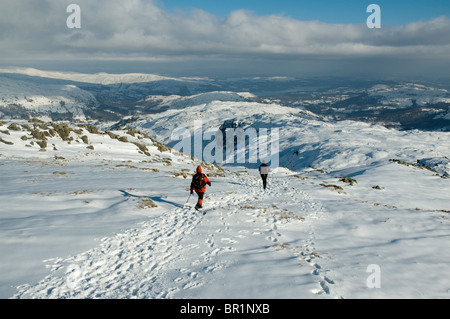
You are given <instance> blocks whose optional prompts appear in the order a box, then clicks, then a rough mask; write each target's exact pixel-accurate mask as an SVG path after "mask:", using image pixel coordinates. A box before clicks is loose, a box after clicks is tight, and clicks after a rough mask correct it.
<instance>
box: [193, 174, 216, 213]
mask: <svg viewBox="0 0 450 319" xmlns="http://www.w3.org/2000/svg"><path fill="white" fill-rule="evenodd" d="M207 184H208V185H209V186H211V182H210V180H209V179H208V177H207V176H206V175H205V174H203V173H202V168H201V167H200V166H198V167H197V173H196V174H194V175H193V176H192V182H191V194H193V193H194V190H195V192H196V193H197V195H198V202H197V205H195V209H199V208H202V203H203V195H204V194H205V191H206V185H207Z"/></svg>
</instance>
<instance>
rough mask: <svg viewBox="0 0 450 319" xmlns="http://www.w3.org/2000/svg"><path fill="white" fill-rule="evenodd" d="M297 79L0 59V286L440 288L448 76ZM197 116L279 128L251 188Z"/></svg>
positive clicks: (449, 226) (275, 292)
mask: <svg viewBox="0 0 450 319" xmlns="http://www.w3.org/2000/svg"><path fill="white" fill-rule="evenodd" d="M305 81H306V80H296V79H290V78H267V79H260V78H253V79H234V80H227V81H225V80H222V81H215V80H212V79H208V78H167V77H159V76H154V75H143V74H128V75H109V74H95V75H93V74H90V75H83V74H76V73H62V72H59V73H57V72H45V71H39V70H34V69H9V70H5V69H3V70H0V172H1V176H2V183H1V184H0V201H1V207H0V237H1V239H0V254H1V256H2V259H1V262H0V273H1V276H0V297H1V298H13V299H20V298H25V299H59V298H77V299H81V298H88V299H129V298H136V299H211V298H212V299H241V298H242V299H244V298H245V299H259V298H266V299H339V298H343V299H362V298H373V299H378V298H398V299H404V298H421V299H430V298H442V299H448V298H450V276H449V272H448V269H449V265H450V252H449V248H448V247H450V178H449V174H450V132H449V129H448V128H449V122H450V117H449V114H450V113H449V108H448V107H449V103H450V101H449V99H450V97H449V93H448V88H445V87H442V86H440V87H437V86H432V85H431V84H427V85H425V84H412V83H381V82H380V83H376V82H374V83H366V84H367V85H366V86H364V87H363V88H362V87H360V86H359V87H356V86H351V85H348V86H344V85H343V84H342V83H337V82H333V81H331V80H330V81H331V82H330V84H329V86H328V87H324V85H322V86H321V87H318V85H319V84H318V83H317V82H315V80H310V81H309V82H308V81H306V82H305ZM264 92H265V94H264ZM400 110H402V112H410V113H409V114H410V115H411V117H413V119H411V117H409V118H408V119H407V120H404V118H401V117H399V114H400V113H401V112H400ZM414 112H417V114H416V113H414ZM413 115H414V116H413ZM390 116H392V117H395V120H393V121H391V120H389V119H392V118H391V117H390ZM199 119H200V120H202V122H203V126H204V129H205V131H206V130H208V129H209V130H219V129H221V128H223V127H224V125H225V124H226V123H231V124H232V125H234V126H239V127H242V128H250V127H251V128H255V129H260V128H267V129H272V128H278V129H279V158H280V165H279V167H272V169H271V172H270V174H269V177H268V188H267V189H266V190H263V188H262V182H261V178H260V176H259V175H258V170H257V168H258V163H248V164H227V165H221V164H218V163H206V162H203V161H202V159H199V158H195V157H191V156H189V155H188V154H183V153H179V152H177V151H176V150H174V149H173V148H172V147H174V146H175V144H176V142H177V141H173V140H172V139H171V133H172V132H173V131H174V130H175V129H177V128H180V127H183V128H186V129H188V130H190V131H193V129H194V121H195V120H199ZM425 122H426V125H424V126H422V127H420V125H417V124H418V123H419V124H424V123H425ZM253 144H254V141H251V140H250V141H249V145H250V146H249V148H251V145H253ZM198 165H201V166H202V168H203V171H204V173H205V174H206V175H207V176H208V177H209V179H210V180H211V183H212V184H211V187H208V188H207V190H206V194H205V199H204V205H203V206H204V208H203V210H202V211H196V210H195V209H194V208H193V207H194V205H195V202H196V198H194V197H195V195H193V196H191V197H189V186H190V180H191V176H192V174H194V172H195V168H196V167H197V166H198Z"/></svg>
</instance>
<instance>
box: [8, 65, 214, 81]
mask: <svg viewBox="0 0 450 319" xmlns="http://www.w3.org/2000/svg"><path fill="white" fill-rule="evenodd" d="M0 73H7V74H8V73H11V74H23V75H28V76H32V77H41V78H49V79H59V80H68V81H74V82H84V83H92V84H102V85H110V84H125V83H146V82H155V81H163V80H174V81H178V80H179V81H188V80H192V81H197V80H205V78H195V77H191V78H188V77H182V78H174V77H167V76H160V75H156V74H142V73H125V74H110V73H104V72H101V73H95V74H89V73H77V72H56V71H43V70H38V69H34V68H9V69H0Z"/></svg>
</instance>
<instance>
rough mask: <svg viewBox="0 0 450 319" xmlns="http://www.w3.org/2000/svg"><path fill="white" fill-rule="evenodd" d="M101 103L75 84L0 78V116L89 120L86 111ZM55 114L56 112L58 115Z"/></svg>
mask: <svg viewBox="0 0 450 319" xmlns="http://www.w3.org/2000/svg"><path fill="white" fill-rule="evenodd" d="M98 104H99V103H98V102H97V100H96V98H95V97H94V95H93V94H92V93H89V92H87V91H85V90H82V89H80V88H78V87H76V86H74V85H63V84H61V85H57V84H40V83H38V82H29V81H20V80H11V79H8V78H4V77H0V115H6V116H10V117H18V116H19V117H20V116H22V117H28V116H44V117H47V118H48V119H50V118H51V117H52V116H53V117H58V116H59V117H64V116H65V117H67V118H72V119H74V120H83V121H84V120H86V116H85V112H86V111H87V110H91V111H92V110H95V108H96V107H98ZM55 114H57V115H56V116H55Z"/></svg>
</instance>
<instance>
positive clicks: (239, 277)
mask: <svg viewBox="0 0 450 319" xmlns="http://www.w3.org/2000/svg"><path fill="white" fill-rule="evenodd" d="M290 181H291V179H289V178H283V177H279V178H271V179H270V180H269V189H268V190H267V191H264V190H262V183H261V180H260V178H259V177H258V176H234V177H230V178H227V179H220V180H217V182H216V183H213V187H211V188H208V190H207V198H206V199H205V207H206V208H205V210H204V211H203V212H197V211H195V210H194V209H193V208H192V207H188V208H186V209H183V208H175V209H173V210H168V211H166V212H165V213H164V214H163V215H161V216H158V217H153V218H152V219H150V220H149V221H147V222H143V223H141V224H140V225H139V227H136V228H133V229H130V230H128V231H126V232H124V233H121V234H117V235H116V236H114V237H111V238H103V239H102V242H101V244H100V245H99V246H98V247H96V248H94V249H92V250H89V251H86V252H84V253H81V254H78V255H75V256H73V257H70V258H65V259H63V258H56V259H52V260H48V261H47V262H48V263H50V264H51V265H50V267H51V269H52V271H51V273H50V274H49V275H48V276H47V277H46V278H44V279H43V280H42V281H41V282H39V283H37V284H36V285H22V286H20V287H18V293H17V294H16V295H15V296H14V298H229V297H234V298H259V297H268V298H305V297H314V296H325V297H339V296H338V295H337V294H335V293H333V285H334V281H333V279H332V278H329V276H328V275H327V273H328V270H327V269H324V268H323V267H322V266H321V264H320V256H319V255H318V254H317V252H316V248H315V229H314V221H315V220H316V219H318V218H319V219H320V218H321V217H322V215H323V214H324V212H323V208H322V206H321V204H320V203H317V202H314V201H312V200H311V198H310V197H309V195H308V194H307V193H305V192H303V191H302V190H299V189H298V188H294V187H292V186H291V185H290ZM130 200H131V201H132V200H134V199H133V198H131V199H130ZM136 200H137V199H136ZM192 202H193V199H192V198H191V204H192ZM305 266H306V267H305Z"/></svg>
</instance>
